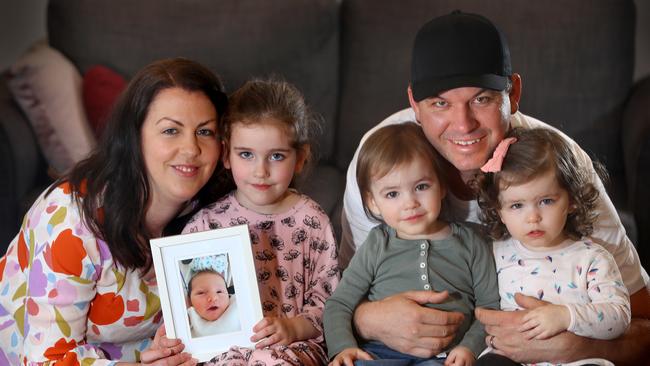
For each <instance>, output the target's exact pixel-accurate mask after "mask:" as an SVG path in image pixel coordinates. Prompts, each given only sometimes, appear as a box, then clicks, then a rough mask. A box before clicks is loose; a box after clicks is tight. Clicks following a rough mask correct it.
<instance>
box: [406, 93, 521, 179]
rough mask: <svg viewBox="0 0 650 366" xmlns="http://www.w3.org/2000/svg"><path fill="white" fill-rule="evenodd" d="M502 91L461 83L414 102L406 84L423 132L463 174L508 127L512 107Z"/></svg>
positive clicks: (467, 173) (489, 150)
mask: <svg viewBox="0 0 650 366" xmlns="http://www.w3.org/2000/svg"><path fill="white" fill-rule="evenodd" d="M504 95H506V93H504V92H499V91H494V90H488V89H481V88H475V87H461V88H456V89H451V90H447V91H445V92H442V93H441V94H439V95H437V96H434V97H430V98H427V99H423V100H421V101H419V102H415V101H414V100H413V97H412V93H411V90H410V88H409V100H410V102H411V107H413V110H414V111H415V117H416V119H417V120H418V122H420V123H421V124H422V129H423V130H424V134H425V135H426V136H427V138H428V139H429V141H430V142H431V144H432V145H433V146H434V147H435V148H436V150H438V152H439V153H440V154H441V155H442V156H444V157H445V159H447V160H448V161H449V162H450V163H452V164H453V165H454V166H455V167H456V168H457V169H458V170H459V171H460V173H461V176H462V177H463V178H469V177H471V176H472V175H473V174H474V173H475V172H476V170H477V169H479V168H480V167H481V166H483V164H485V162H486V161H487V160H488V159H489V158H490V157H491V156H492V152H493V151H494V149H495V148H496V146H497V144H498V143H499V142H500V141H501V140H502V139H503V137H504V135H505V134H506V132H507V131H508V128H509V115H510V113H511V108H510V100H508V98H507V97H505V99H506V100H505V101H504ZM465 180H466V179H465Z"/></svg>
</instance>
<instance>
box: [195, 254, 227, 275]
mask: <svg viewBox="0 0 650 366" xmlns="http://www.w3.org/2000/svg"><path fill="white" fill-rule="evenodd" d="M205 270H212V271H215V272H217V273H220V274H221V275H222V276H226V272H227V271H228V257H227V255H226V254H217V255H208V256H205V257H200V258H194V259H192V261H191V262H190V272H191V273H192V275H194V274H195V273H197V272H201V271H205Z"/></svg>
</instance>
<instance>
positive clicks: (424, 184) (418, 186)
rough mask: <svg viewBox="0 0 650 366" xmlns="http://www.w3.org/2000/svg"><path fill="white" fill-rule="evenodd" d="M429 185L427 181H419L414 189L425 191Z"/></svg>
mask: <svg viewBox="0 0 650 366" xmlns="http://www.w3.org/2000/svg"><path fill="white" fill-rule="evenodd" d="M429 187H430V185H428V184H427V183H420V184H418V185H417V186H415V190H416V191H426V190H427V189H429Z"/></svg>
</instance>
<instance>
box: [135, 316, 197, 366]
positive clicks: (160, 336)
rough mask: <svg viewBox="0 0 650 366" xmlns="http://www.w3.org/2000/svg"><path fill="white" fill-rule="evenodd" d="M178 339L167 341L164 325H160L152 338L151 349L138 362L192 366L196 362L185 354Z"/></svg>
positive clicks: (142, 354)
mask: <svg viewBox="0 0 650 366" xmlns="http://www.w3.org/2000/svg"><path fill="white" fill-rule="evenodd" d="M184 348H185V345H184V344H183V342H181V340H180V339H169V338H167V336H166V333H165V325H164V324H163V325H161V326H160V328H158V330H157V331H156V334H155V335H154V337H153V342H152V343H151V347H149V348H148V349H147V350H145V351H143V352H142V353H141V354H140V361H141V362H142V364H143V365H161V366H162V365H164V366H173V365H183V366H194V365H196V364H197V363H198V360H196V359H194V358H192V355H190V354H189V353H187V352H182V351H183V349H184Z"/></svg>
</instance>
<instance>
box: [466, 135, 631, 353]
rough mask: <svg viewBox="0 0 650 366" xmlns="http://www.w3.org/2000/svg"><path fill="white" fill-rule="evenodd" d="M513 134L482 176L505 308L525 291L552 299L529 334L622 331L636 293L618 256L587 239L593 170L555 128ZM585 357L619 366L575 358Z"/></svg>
mask: <svg viewBox="0 0 650 366" xmlns="http://www.w3.org/2000/svg"><path fill="white" fill-rule="evenodd" d="M510 136H511V137H509V138H507V139H505V140H503V141H502V142H501V143H500V144H499V146H498V147H497V149H496V151H495V153H494V157H493V158H492V159H490V160H489V161H488V162H487V164H486V165H485V166H484V167H483V168H482V170H483V171H484V172H486V174H485V175H484V176H482V177H480V178H479V180H478V182H477V185H478V188H479V199H478V201H479V205H480V206H481V209H482V219H483V221H484V222H485V223H486V224H487V226H488V229H489V231H490V235H491V236H492V237H493V238H494V239H495V240H497V241H496V242H495V243H494V257H495V261H496V266H497V273H498V278H499V292H500V295H501V308H502V310H518V309H519V307H518V306H517V304H516V303H515V301H514V295H515V293H517V292H519V293H523V294H524V295H529V296H535V297H537V298H538V299H540V300H544V301H547V302H549V304H548V305H546V306H542V307H539V308H536V309H534V310H531V311H529V312H528V313H527V314H526V316H525V317H524V322H525V323H524V324H523V326H522V327H521V329H520V331H521V332H523V333H524V334H525V336H526V337H528V338H529V339H533V338H535V339H546V338H549V337H551V336H553V335H556V334H558V333H560V332H564V331H570V332H573V333H575V334H577V335H580V336H584V337H591V338H599V339H612V338H616V337H618V336H619V335H620V334H622V333H623V332H624V331H625V329H626V328H627V326H628V324H629V323H630V303H629V296H628V293H627V290H626V287H625V286H624V284H623V282H622V280H621V275H620V273H619V271H618V267H617V266H616V263H615V262H614V259H613V258H612V256H611V255H610V254H609V252H607V251H606V250H605V249H604V248H602V247H601V246H599V245H597V244H595V243H592V242H590V241H589V239H588V238H586V236H587V235H589V234H591V232H592V229H593V223H594V220H595V219H596V217H595V215H594V214H593V211H594V208H595V205H596V199H597V198H598V191H597V189H596V187H594V186H593V185H592V184H591V183H589V182H590V181H591V180H590V176H589V172H588V171H584V170H581V169H580V168H579V167H580V165H579V164H578V163H577V161H576V159H575V156H574V155H573V153H572V151H571V148H570V147H569V146H568V145H567V143H566V140H565V139H563V138H562V137H561V136H559V135H558V134H557V133H556V132H554V131H552V130H549V129H532V130H523V129H515V130H513V131H512V132H511V134H510ZM492 357H495V356H490V357H488V359H489V358H492ZM585 362H586V363H590V364H599V365H611V363H610V362H609V361H605V360H585V361H580V362H576V363H571V365H574V364H576V365H578V364H580V365H582V364H585ZM479 363H480V364H482V363H481V362H480V361H479ZM486 364H487V363H486Z"/></svg>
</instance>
